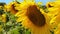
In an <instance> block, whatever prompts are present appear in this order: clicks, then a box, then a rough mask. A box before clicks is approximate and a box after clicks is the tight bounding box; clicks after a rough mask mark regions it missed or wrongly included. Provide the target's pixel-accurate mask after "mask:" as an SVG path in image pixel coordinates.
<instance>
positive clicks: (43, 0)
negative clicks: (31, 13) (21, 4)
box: [0, 0, 50, 4]
mask: <svg viewBox="0 0 60 34" xmlns="http://www.w3.org/2000/svg"><path fill="white" fill-rule="evenodd" d="M12 1H13V0H0V2H5V3H6V4H8V3H9V2H12ZM18 1H19V0H18ZM39 1H40V2H42V3H43V4H46V2H48V1H50V0H36V2H39Z"/></svg>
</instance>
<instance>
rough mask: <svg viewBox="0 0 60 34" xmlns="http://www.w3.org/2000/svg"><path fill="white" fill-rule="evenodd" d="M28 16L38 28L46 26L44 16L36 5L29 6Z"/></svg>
mask: <svg viewBox="0 0 60 34" xmlns="http://www.w3.org/2000/svg"><path fill="white" fill-rule="evenodd" d="M26 15H27V16H28V18H29V20H30V21H31V22H32V23H33V24H34V25H36V26H44V25H45V23H46V22H45V21H46V20H45V17H44V15H43V14H41V12H40V10H39V9H38V8H37V6H36V5H33V6H29V7H28V8H27V13H26Z"/></svg>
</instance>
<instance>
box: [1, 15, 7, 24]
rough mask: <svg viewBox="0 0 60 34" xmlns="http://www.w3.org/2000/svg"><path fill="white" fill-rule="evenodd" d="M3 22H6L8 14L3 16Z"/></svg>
mask: <svg viewBox="0 0 60 34" xmlns="http://www.w3.org/2000/svg"><path fill="white" fill-rule="evenodd" d="M2 22H4V23H5V22H6V14H2Z"/></svg>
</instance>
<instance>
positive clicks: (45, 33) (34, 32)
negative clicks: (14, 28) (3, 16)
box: [17, 2, 51, 34]
mask: <svg viewBox="0 0 60 34" xmlns="http://www.w3.org/2000/svg"><path fill="white" fill-rule="evenodd" d="M20 9H21V10H23V13H20V14H23V15H20V17H21V16H22V17H21V18H19V20H21V19H23V20H22V25H23V26H24V27H26V28H29V29H31V34H51V33H50V28H51V27H50V25H49V21H50V18H49V17H48V16H47V14H46V13H44V12H43V10H40V8H39V7H38V6H37V5H36V3H35V2H23V3H21V4H20ZM17 15H19V14H17Z"/></svg>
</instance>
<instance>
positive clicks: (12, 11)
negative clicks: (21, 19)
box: [7, 2, 18, 14]
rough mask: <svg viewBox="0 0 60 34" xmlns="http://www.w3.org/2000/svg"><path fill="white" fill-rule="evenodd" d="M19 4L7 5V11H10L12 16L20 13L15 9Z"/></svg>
mask: <svg viewBox="0 0 60 34" xmlns="http://www.w3.org/2000/svg"><path fill="white" fill-rule="evenodd" d="M16 4H18V3H17V2H11V3H10V4H9V5H7V11H10V12H11V13H12V14H16V13H17V12H18V11H17V10H16V9H15V5H16Z"/></svg>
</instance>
